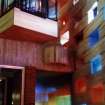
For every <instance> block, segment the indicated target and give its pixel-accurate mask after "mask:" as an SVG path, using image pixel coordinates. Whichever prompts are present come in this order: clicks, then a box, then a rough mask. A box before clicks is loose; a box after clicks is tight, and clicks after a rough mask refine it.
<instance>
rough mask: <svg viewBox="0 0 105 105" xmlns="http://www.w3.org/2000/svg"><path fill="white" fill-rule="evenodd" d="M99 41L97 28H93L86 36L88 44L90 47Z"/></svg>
mask: <svg viewBox="0 0 105 105" xmlns="http://www.w3.org/2000/svg"><path fill="white" fill-rule="evenodd" d="M98 41H99V29H98V28H97V29H95V30H94V31H93V32H91V33H90V35H89V37H88V46H89V47H90V48H91V47H93V46H94V45H95V44H96V43H97V42H98Z"/></svg>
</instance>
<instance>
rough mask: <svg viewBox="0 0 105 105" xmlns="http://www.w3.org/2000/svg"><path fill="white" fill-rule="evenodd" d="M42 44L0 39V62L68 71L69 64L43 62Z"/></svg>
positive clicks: (2, 63) (69, 69)
mask: <svg viewBox="0 0 105 105" xmlns="http://www.w3.org/2000/svg"><path fill="white" fill-rule="evenodd" d="M42 54H43V46H42V45H41V44H37V43H31V42H21V41H15V40H8V39H0V64H1V65H16V66H33V67H36V68H38V69H42V70H47V71H61V72H70V71H71V68H70V66H58V65H47V64H44V63H43V56H42Z"/></svg>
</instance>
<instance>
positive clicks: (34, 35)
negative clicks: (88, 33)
mask: <svg viewBox="0 0 105 105" xmlns="http://www.w3.org/2000/svg"><path fill="white" fill-rule="evenodd" d="M0 37H2V38H7V39H15V40H24V41H36V42H46V41H52V40H56V39H57V37H58V26H57V22H56V21H53V20H50V19H46V18H40V17H38V16H34V15H31V14H28V13H26V12H23V11H21V10H20V9H18V8H14V9H12V10H11V11H9V12H8V13H7V14H5V15H4V16H2V17H1V18H0Z"/></svg>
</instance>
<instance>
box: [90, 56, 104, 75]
mask: <svg viewBox="0 0 105 105" xmlns="http://www.w3.org/2000/svg"><path fill="white" fill-rule="evenodd" d="M101 70H102V58H101V55H97V56H95V57H94V58H93V59H92V60H91V74H95V73H97V72H98V71H101Z"/></svg>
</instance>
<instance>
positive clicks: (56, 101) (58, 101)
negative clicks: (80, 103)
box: [35, 70, 72, 105]
mask: <svg viewBox="0 0 105 105" xmlns="http://www.w3.org/2000/svg"><path fill="white" fill-rule="evenodd" d="M71 84H72V73H59V72H47V71H41V70H40V71H38V72H37V79H36V88H35V105H71Z"/></svg>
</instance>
